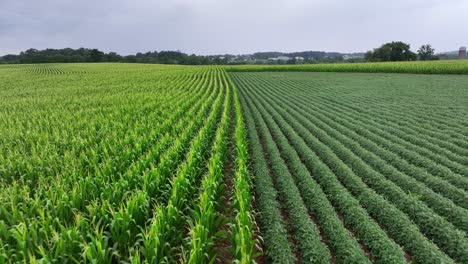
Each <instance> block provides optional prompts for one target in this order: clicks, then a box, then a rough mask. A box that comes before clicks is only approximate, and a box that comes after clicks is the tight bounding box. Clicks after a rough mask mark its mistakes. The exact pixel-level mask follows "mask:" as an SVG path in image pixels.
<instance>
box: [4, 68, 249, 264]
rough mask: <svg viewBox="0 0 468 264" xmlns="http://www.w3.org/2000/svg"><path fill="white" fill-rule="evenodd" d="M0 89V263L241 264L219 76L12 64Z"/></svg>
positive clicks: (231, 105)
mask: <svg viewBox="0 0 468 264" xmlns="http://www.w3.org/2000/svg"><path fill="white" fill-rule="evenodd" d="M0 79H1V82H0V98H1V100H0V120H1V122H0V134H1V137H0V190H1V192H0V263H36V262H37V263H143V262H144V263H164V262H165V263H174V262H187V263H207V262H210V261H213V260H215V258H216V259H217V260H218V262H219V261H225V262H228V261H229V262H230V261H237V262H239V263H250V262H251V258H252V252H253V249H254V239H253V237H252V236H253V232H252V230H253V229H254V228H253V225H254V222H253V217H252V216H251V212H250V211H251V198H250V193H251V186H250V180H249V176H248V174H247V167H246V166H247V149H246V146H247V145H246V142H245V140H246V134H245V128H244V123H243V118H242V115H241V112H240V111H241V110H240V104H239V101H238V97H237V95H236V90H235V89H234V87H233V85H232V83H231V81H230V79H229V77H228V76H227V74H226V72H225V71H224V70H222V69H217V68H210V67H205V68H196V67H183V66H157V65H156V66H151V65H122V64H120V65H119V64H96V65H90V64H87V65H86V64H70V65H24V66H5V67H3V66H2V67H0Z"/></svg>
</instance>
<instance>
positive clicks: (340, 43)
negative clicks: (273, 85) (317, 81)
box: [0, 0, 468, 55]
mask: <svg viewBox="0 0 468 264" xmlns="http://www.w3.org/2000/svg"><path fill="white" fill-rule="evenodd" d="M392 40H401V41H405V42H408V43H410V44H411V45H412V48H413V49H417V46H420V45H422V44H426V43H430V44H432V45H433V46H434V48H435V49H436V51H451V50H457V49H458V48H459V46H462V45H464V46H468V0H409V1H407V0H391V1H389V0H353V1H350V0H40V1H38V0H0V55H4V54H7V53H18V52H19V51H21V50H25V49H28V48H37V49H44V48H64V47H72V48H78V47H89V48H99V49H101V50H104V51H107V52H108V51H116V52H118V53H121V54H125V55H126V54H132V53H136V52H139V51H143V52H144V51H150V50H158V51H159V50H181V51H184V52H187V53H197V54H224V53H231V54H241V53H252V52H256V51H273V50H274V51H286V52H287V51H303V50H323V51H339V52H358V51H366V50H369V49H371V48H374V47H376V46H379V45H380V44H382V43H384V42H388V41H392Z"/></svg>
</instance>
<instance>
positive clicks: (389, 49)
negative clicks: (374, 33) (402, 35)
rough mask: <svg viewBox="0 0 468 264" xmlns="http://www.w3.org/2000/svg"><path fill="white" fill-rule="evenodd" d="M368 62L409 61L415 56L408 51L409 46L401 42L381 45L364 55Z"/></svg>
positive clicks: (415, 57) (415, 56)
mask: <svg viewBox="0 0 468 264" xmlns="http://www.w3.org/2000/svg"><path fill="white" fill-rule="evenodd" d="M366 59H367V60H368V61H411V60H416V59H417V55H416V54H415V53H414V52H412V51H411V50H410V45H409V44H406V43H404V42H401V41H397V42H390V43H386V44H383V45H382V46H380V47H379V48H376V49H374V51H368V52H367V53H366Z"/></svg>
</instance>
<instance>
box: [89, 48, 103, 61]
mask: <svg viewBox="0 0 468 264" xmlns="http://www.w3.org/2000/svg"><path fill="white" fill-rule="evenodd" d="M103 56H104V52H102V51H99V50H97V49H92V50H91V52H90V53H89V59H90V61H91V62H101V61H102V58H103Z"/></svg>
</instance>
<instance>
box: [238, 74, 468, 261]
mask: <svg viewBox="0 0 468 264" xmlns="http://www.w3.org/2000/svg"><path fill="white" fill-rule="evenodd" d="M231 75H232V78H233V80H234V83H235V84H236V86H237V88H238V89H239V95H240V100H241V102H242V106H243V110H244V113H245V120H246V124H247V127H248V135H249V141H250V146H251V158H252V171H253V175H254V185H255V188H256V208H257V210H258V212H259V214H258V223H259V227H260V230H261V233H262V237H263V243H264V253H265V257H266V258H267V259H268V261H269V262H274V263H297V262H299V263H310V262H316V263H327V262H333V263H407V262H413V263H468V238H467V232H468V203H467V202H468V177H467V176H468V158H467V157H468V86H467V84H468V77H466V76H444V75H403V74H366V73H351V74H350V73H298V72H263V73H232V74H231Z"/></svg>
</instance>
